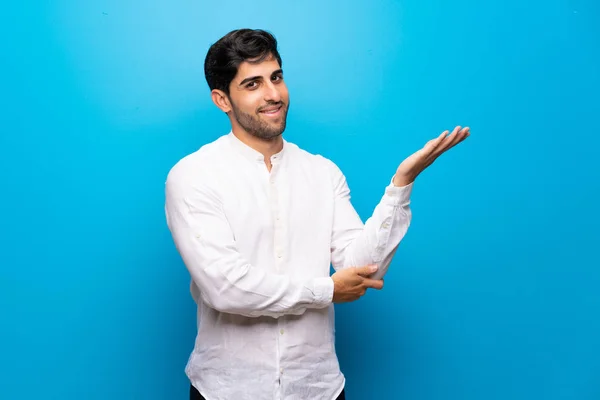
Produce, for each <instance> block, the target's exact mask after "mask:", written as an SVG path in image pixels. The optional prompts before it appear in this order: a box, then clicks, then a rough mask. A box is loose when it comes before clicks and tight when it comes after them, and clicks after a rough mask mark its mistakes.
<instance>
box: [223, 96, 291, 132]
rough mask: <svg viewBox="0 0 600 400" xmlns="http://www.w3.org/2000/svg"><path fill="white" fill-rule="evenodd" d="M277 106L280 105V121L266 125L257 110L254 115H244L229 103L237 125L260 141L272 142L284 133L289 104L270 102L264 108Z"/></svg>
mask: <svg viewBox="0 0 600 400" xmlns="http://www.w3.org/2000/svg"><path fill="white" fill-rule="evenodd" d="M277 105H281V117H280V121H279V122H278V123H268V122H266V121H264V120H263V119H262V118H261V117H260V113H259V111H258V110H257V111H256V113H255V114H254V115H253V114H249V113H245V112H243V111H242V110H240V109H239V108H237V107H236V105H235V104H234V103H233V102H231V108H232V111H233V116H234V118H235V120H236V121H237V123H238V124H240V126H241V127H242V128H244V130H245V131H246V132H248V133H249V134H250V135H252V136H255V137H257V138H259V139H262V140H273V139H275V138H277V137H278V136H280V135H281V134H282V133H283V131H285V126H286V119H287V112H288V108H289V104H285V103H283V102H279V103H275V102H270V103H268V104H267V105H266V107H268V106H277Z"/></svg>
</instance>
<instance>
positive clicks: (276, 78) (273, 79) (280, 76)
mask: <svg viewBox="0 0 600 400" xmlns="http://www.w3.org/2000/svg"><path fill="white" fill-rule="evenodd" d="M271 80H272V81H273V82H278V81H282V80H283V76H282V75H274V76H273V78H271Z"/></svg>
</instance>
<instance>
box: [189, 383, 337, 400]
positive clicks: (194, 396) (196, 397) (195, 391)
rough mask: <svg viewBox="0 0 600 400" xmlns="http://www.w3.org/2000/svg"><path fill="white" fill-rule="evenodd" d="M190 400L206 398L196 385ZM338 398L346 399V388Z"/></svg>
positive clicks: (192, 388)
mask: <svg viewBox="0 0 600 400" xmlns="http://www.w3.org/2000/svg"><path fill="white" fill-rule="evenodd" d="M190 400H206V399H205V398H204V397H202V395H201V394H200V392H199V391H198V389H196V388H195V387H194V386H192V385H190ZM337 400H346V395H345V393H344V390H342V393H340V395H339V396H338V398H337Z"/></svg>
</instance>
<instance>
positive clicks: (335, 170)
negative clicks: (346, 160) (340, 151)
mask: <svg viewBox="0 0 600 400" xmlns="http://www.w3.org/2000/svg"><path fill="white" fill-rule="evenodd" d="M288 146H289V148H290V152H292V153H293V155H294V159H295V160H297V161H298V162H300V163H302V164H304V165H308V166H310V167H311V168H314V169H315V170H316V171H318V172H319V173H326V174H329V175H332V176H338V175H341V174H342V171H341V169H340V168H339V167H338V165H337V164H336V163H335V162H334V161H333V160H331V159H330V158H328V157H326V156H324V155H322V154H318V153H312V152H310V151H308V150H305V149H302V148H300V147H299V146H297V145H295V144H293V143H288Z"/></svg>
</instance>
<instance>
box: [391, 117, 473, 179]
mask: <svg viewBox="0 0 600 400" xmlns="http://www.w3.org/2000/svg"><path fill="white" fill-rule="evenodd" d="M448 133H449V131H444V132H443V133H442V134H441V135H440V136H438V137H437V138H435V139H431V140H430V141H429V142H427V143H426V144H425V146H424V147H423V148H421V149H420V150H418V151H417V152H415V153H414V154H412V155H410V156H409V157H408V158H406V159H405V160H404V161H402V163H401V164H400V166H399V167H398V170H397V171H396V175H395V177H394V184H395V185H396V186H404V185H407V184H409V183H411V182H413V181H414V180H415V179H416V178H417V176H419V174H420V173H421V172H423V170H425V168H427V167H429V166H430V165H431V164H432V163H433V162H434V161H435V160H436V159H437V158H438V157H439V156H440V155H442V153H444V152H446V151H448V150H450V149H451V148H452V147H454V146H456V145H457V144H459V143H460V142H462V141H463V140H465V139H466V138H467V137H468V136H469V135H470V132H469V128H468V127H465V128H461V127H460V126H457V127H456V128H454V130H453V131H452V133H450V134H448Z"/></svg>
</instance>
